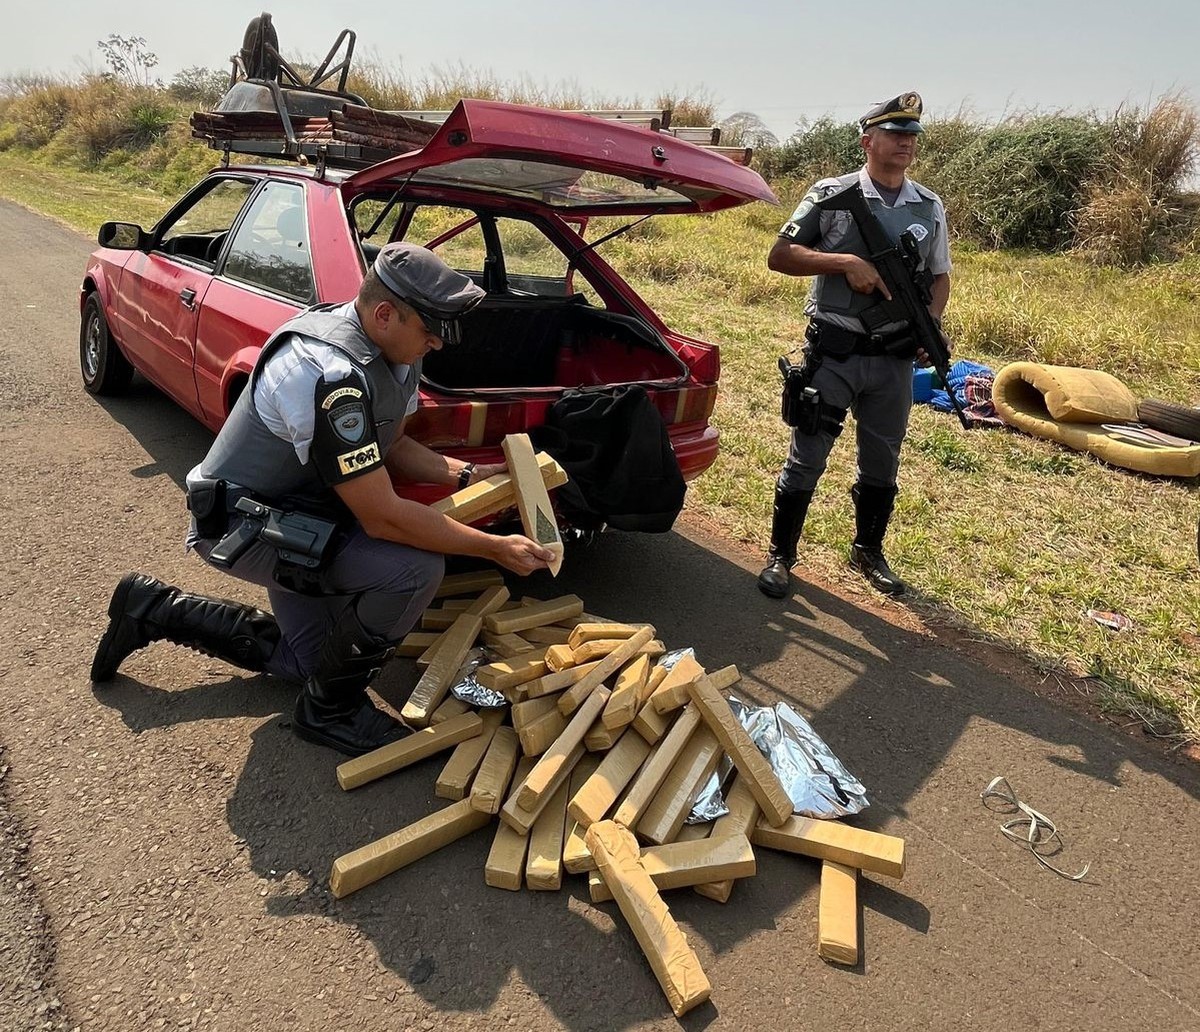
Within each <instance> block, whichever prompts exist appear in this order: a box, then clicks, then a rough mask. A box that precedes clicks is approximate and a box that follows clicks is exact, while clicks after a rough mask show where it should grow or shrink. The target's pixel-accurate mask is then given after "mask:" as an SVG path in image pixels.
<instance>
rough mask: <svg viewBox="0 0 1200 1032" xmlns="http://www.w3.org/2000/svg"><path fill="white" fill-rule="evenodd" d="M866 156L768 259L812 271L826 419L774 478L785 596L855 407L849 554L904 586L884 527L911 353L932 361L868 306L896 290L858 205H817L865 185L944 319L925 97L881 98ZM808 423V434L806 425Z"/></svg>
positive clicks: (770, 572)
mask: <svg viewBox="0 0 1200 1032" xmlns="http://www.w3.org/2000/svg"><path fill="white" fill-rule="evenodd" d="M859 127H860V129H861V131H862V137H861V140H860V142H861V144H862V148H863V150H864V151H865V152H866V159H867V160H866V165H865V166H864V167H863V168H862V169H860V170H859V171H857V172H851V173H849V174H847V175H844V176H839V177H837V178H835V179H822V180H820V181H819V182H818V183H817V184H816V185H814V186H813V187H812V189H811V190H809V192H808V193H807V194H806V195H805V197H804V199H803V200H802V201H801V202H800V206H799V207H798V208H797V209H796V211H795V213H794V214H793V215H792V217H791V219H789V220H788V222H787V223H785V224H784V226H783V228H782V229H781V230H780V232H779V239H778V240H776V241H775V244H774V246H773V247H772V248H771V252H770V254H769V256H768V258H767V265H768V267H769V268H771V269H773V270H774V271H776V272H782V273H784V274H785V275H787V276H814V277H816V278H815V280H814V282H813V287H812V292H811V294H810V295H809V299H808V303H807V304H806V305H805V309H804V312H805V314H806V315H807V316H808V317H809V324H808V329H807V331H806V333H805V338H806V341H807V345H806V348H805V360H806V366H805V373H806V374H809V373H811V376H812V378H811V381H810V384H809V385H810V386H811V387H812V388H814V389H815V390H816V392H817V394H818V395H819V406H820V408H819V418H818V419H815V420H813V421H812V424H811V425H810V426H808V427H804V428H797V429H796V430H795V431H794V432H793V434H792V443H791V449H790V451H789V453H788V457H787V461H786V462H785V463H784V466H783V470H782V472H781V473H780V475H779V479H778V481H777V482H776V485H775V509H774V517H773V519H772V523H771V545H770V549H769V551H768V553H767V565H766V567H765V568H764V569H763V571H762V573H761V574H759V577H758V586H759V588H760V590H761V591H762V592H763V593H764V594H766V595H769V596H771V597H772V598H783V597H784V596H785V595H787V593H788V590H789V580H790V570H791V568H792V567H793V566H794V565H795V563H796V545H797V543H798V541H799V539H800V532H801V530H802V529H803V527H804V518H805V516H806V514H807V513H808V506H809V503H810V502H811V501H812V497H813V491H814V490H815V488H816V486H817V481H818V480H819V479H820V478H821V474H822V473H823V472H824V471H825V464H826V460H827V459H828V457H829V452H830V449H832V447H833V442H834V441H835V440H836V439H837V436H838V434H840V433H841V431H842V424H843V422H844V420H845V417H846V412H847V411H851V412H853V413H854V418H855V427H856V431H857V438H858V477H857V482H856V483H855V485H854V486H853V488H852V489H851V492H850V493H851V497H852V498H853V499H854V508H855V519H856V525H857V532H856V534H855V537H854V543H853V544H852V545H851V546H850V562H851V565H853V566H854V567H855V568H856V569H858V570H859V571H860V572H861V573H862V574H863V575H864V576H865V577H866V578H867V580H868V581H870V583H871V584H872V585H873V586H874V587H875V588H877V589H878V590H880V591H882V592H884V593H886V594H889V595H899V594H901V593H902V592H903V591H904V588H905V586H904V582H903V581H902V580H901V579H900V578H899V577H897V576H896V574H895V573H893V572H892V570H891V568H890V567H889V566H888V564H887V560H886V559H885V558H884V555H883V536H884V533H885V532H886V530H887V525H888V521H889V519H890V518H891V515H892V507H893V504H894V502H895V498H896V473H897V470H898V468H899V464H900V444H901V442H902V441H903V440H904V435H905V431H906V430H907V428H908V415H909V410H910V409H911V408H912V372H913V359H914V358H918V359H922V360H923V358H924V352H923V351H920V350H919V349H918V348H917V346H916V344H915V341H912V340H911V334H910V331H909V330H908V327H907V325H906V324H892V325H884V326H874V327H873V332H870V333H868V332H867V330H866V326H865V325H864V323H863V320H862V318H861V315H862V313H863V312H864V311H866V310H867V309H869V308H871V307H873V306H874V305H876V304H877V303H878V302H879V300H880V298H881V297H883V298H886V299H887V300H889V301H890V300H891V293H890V292H889V291H888V289H887V286H886V285H885V284H884V282H883V280H882V279H881V278H880V276H879V272H878V271H877V270H876V268H875V266H874V265H872V264H871V261H870V256H869V254H868V252H867V249H866V247H865V245H864V243H863V241H862V237H861V236H860V235H859V232H858V228H857V226H856V225H855V223H854V220H853V218H852V216H851V215H850V213H849V212H846V211H832V212H826V211H822V210H821V209H819V208H818V207H816V202H817V201H819V200H821V199H822V198H824V197H827V196H828V195H830V194H831V193H836V192H837V191H839V190H842V189H844V188H845V187H848V186H851V185H853V184H854V183H858V184H859V185H860V186H861V187H862V192H863V194H864V195H865V197H866V199H867V204H868V205H869V206H870V208H871V211H872V212H873V213H874V214H875V216H876V217H877V218H878V219H879V221H880V222H881V223H882V225H883V227H884V229H885V231H886V232H887V233H888V235H889V236H890V237H891V238H892V239H893V240H896V241H898V240H899V238H900V235H901V234H902V233H903V232H905V231H906V230H908V231H910V232H911V233H912V235H913V236H914V237H915V238H916V240H917V242H918V246H919V250H920V255H921V265H922V269H923V270H926V271H927V272H928V274H930V275H931V276H932V280H931V293H932V302H931V304H930V306H929V310H930V313H931V314H932V315H933V316H934V318H935V320H936V321H938V322H939V323H940V319H941V315H942V312H943V310H944V309H945V307H946V302H947V301H948V300H949V298H950V268H951V265H950V252H949V247H948V243H947V239H946V212H945V209H944V208H943V206H942V202H941V199H940V198H939V197H938V196H937V195H936V194H935V193H933V192H932V191H930V190H927V189H926V188H925V187H923V186H921V185H920V184H918V183H914V182H913V181H912V180H911V179H909V178H908V177H907V176H906V175H905V172H906V171H907V170H908V168H909V166H910V165H911V164H912V162H913V159H914V158H915V156H916V149H917V136H918V134H919V133H921V131H922V130H921V98H920V97H919V96H918V95H917V94H916V93H905V94H902V95H901V96H899V97H894V98H892V99H891V100H888V101H885V102H884V103H882V104H879V105H877V106H875V107H873V108H872V109H871V110H870V111H868V112H867V113H866V114H865V115H864V116H863V117H862V119H861V120H860V122H859ZM809 431H811V432H809Z"/></svg>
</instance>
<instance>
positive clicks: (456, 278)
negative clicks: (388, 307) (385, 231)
mask: <svg viewBox="0 0 1200 1032" xmlns="http://www.w3.org/2000/svg"><path fill="white" fill-rule="evenodd" d="M374 268H375V275H377V276H378V277H379V281H380V282H381V283H382V284H383V285H384V286H385V287H387V289H388V290H390V291H391V292H392V293H393V294H395V295H396V296H397V297H399V298H400V300H401V301H404V302H405V303H406V304H408V305H409V306H410V307H412V308H414V309H416V311H417V314H419V315H420V316H421V317H422V318H423V319H424V321H425V323H426V325H427V326H429V329H430V330H431V331H432V332H434V333H438V335H439V336H441V337H442V338H443V340H446V342H447V343H457V341H458V338H459V336H460V330H459V326H458V322H457V320H458V318H459V316H461V315H463V314H464V313H465V312H468V311H470V310H471V309H472V308H474V307H475V306H476V305H477V304H479V302H480V301H482V300H483V298H484V296H485V292H484V291H483V290H482V289H481V288H480V287H477V286H476V285H475V283H474V282H473V281H472V280H471V277H470V276H465V275H463V274H462V273H461V272H457V271H455V270H454V269H452V268H450V266H449V265H447V264H446V263H445V262H444V261H442V260H441V259H440V258H439V257H438V256H437V255H436V254H434V253H433V252H432V251H430V250H429V249H428V248H425V247H420V246H418V245H417V244H404V243H397V244H386V245H385V246H384V247H383V248H382V249H381V250H380V252H379V254H378V256H377V257H376V258H375V265H374ZM434 323H441V324H443V325H441V326H440V327H438V326H436V325H433V324H434Z"/></svg>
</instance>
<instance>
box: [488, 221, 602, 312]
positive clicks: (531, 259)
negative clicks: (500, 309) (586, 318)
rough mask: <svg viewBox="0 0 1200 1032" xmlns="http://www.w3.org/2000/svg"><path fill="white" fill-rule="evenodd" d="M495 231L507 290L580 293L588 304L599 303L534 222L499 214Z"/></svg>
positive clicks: (560, 252) (595, 304) (538, 292)
mask: <svg viewBox="0 0 1200 1032" xmlns="http://www.w3.org/2000/svg"><path fill="white" fill-rule="evenodd" d="M496 232H497V233H498V234H499V236H500V247H501V249H502V250H503V251H504V267H505V270H506V272H507V277H508V289H509V290H510V291H520V292H522V293H526V294H538V295H541V296H551V297H566V296H567V295H568V294H582V295H583V296H584V298H586V300H587V302H588V304H590V305H594V306H601V302H600V299H599V297H598V296H597V295H596V292H595V291H594V290H593V289H592V288H591V286H590V285H589V284H588V282H587V280H585V279H584V278H583V276H582V275H581V274H580V272H579V270H577V269H569V268H568V265H567V256H566V255H565V254H563V252H562V251H561V250H560V249H559V248H558V247H556V246H555V245H554V242H553V241H552V240H551V239H550V238H549V237H548V236H546V234H545V233H543V232H542V231H541V229H539V228H538V227H537V226H536V225H535V224H534V223H532V222H526V221H525V220H523V219H509V218H500V219H497V220H496ZM601 307H602V306H601Z"/></svg>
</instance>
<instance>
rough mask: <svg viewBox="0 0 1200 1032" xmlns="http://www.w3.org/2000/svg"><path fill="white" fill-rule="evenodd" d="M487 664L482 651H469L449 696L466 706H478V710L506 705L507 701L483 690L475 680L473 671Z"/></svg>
mask: <svg viewBox="0 0 1200 1032" xmlns="http://www.w3.org/2000/svg"><path fill="white" fill-rule="evenodd" d="M487 662H489V659H488V655H487V653H486V652H485V651H484V650H483V649H479V648H476V649H471V651H470V652H468V653H467V658H466V659H465V660H464V661H463V665H462V666H460V667H459V668H458V674H457V676H456V677H455V679H454V684H452V685H451V686H450V694H451V695H453V696H454V697H455V698H456V699H458V700H459V701H460V702H465V703H466V704H467V705H468V706H478V707H479V708H480V709H500V708H501V707H503V706H507V705H508V700H507V699H506V698H505V697H504V696H503V695H502V694H501V693H500V692H497V691H493V690H492V689H491V688H485V687H484V686H483V685H481V684H480V683H479V682H478V681H477V680H475V671H476V670H478V669H479V667H480V665H481V664H483V663H487Z"/></svg>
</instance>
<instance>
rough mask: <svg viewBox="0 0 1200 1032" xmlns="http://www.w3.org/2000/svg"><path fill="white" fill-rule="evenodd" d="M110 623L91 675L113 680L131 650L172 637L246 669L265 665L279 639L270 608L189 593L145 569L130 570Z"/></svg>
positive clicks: (117, 595) (113, 603) (111, 607)
mask: <svg viewBox="0 0 1200 1032" xmlns="http://www.w3.org/2000/svg"><path fill="white" fill-rule="evenodd" d="M108 616H109V623H108V628H107V629H106V630H105V632H104V636H103V637H102V638H101V639H100V644H99V645H98V646H97V647H96V655H95V657H94V658H93V659H92V680H93V681H98V682H103V681H111V680H112V679H113V677H114V676H115V674H116V672H117V668H118V667H119V666H120V665H121V663H123V662H124V661H125V659H126V657H128V656H129V655H130V653H132V652H136V651H137V650H138V649H141V648H145V647H146V646H147V645H149V644H150V643H151V642H153V641H170V642H174V643H175V644H176V645H185V646H187V647H188V648H190V649H195V650H197V651H198V652H203V653H204V654H205V655H209V656H216V657H217V658H218V659H223V660H225V661H226V662H228V663H233V664H234V665H235V666H240V667H242V668H243V669H246V670H253V671H261V670H263V669H264V668H265V667H266V664H267V662H268V661H269V660H270V658H271V656H272V654H273V653H274V651H275V646H276V645H278V643H279V626H278V625H277V624H276V623H275V618H274V617H273V616H271V614H270V613H264V612H263V611H262V610H261V609H255V608H253V607H252V606H244V605H239V604H238V603H236V602H229V601H226V600H225V599H219V598H209V597H207V596H206V595H191V594H188V593H186V592H183V591H180V590H179V588H176V587H173V586H172V585H170V584H164V583H163V582H162V581H160V580H156V579H155V578H153V577H149V576H147V575H146V574H144V573H127V574H126V575H125V576H124V577H122V578H121V581H120V583H119V584H117V587H116V590H115V591H114V592H113V596H112V601H111V602H109V604H108Z"/></svg>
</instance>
